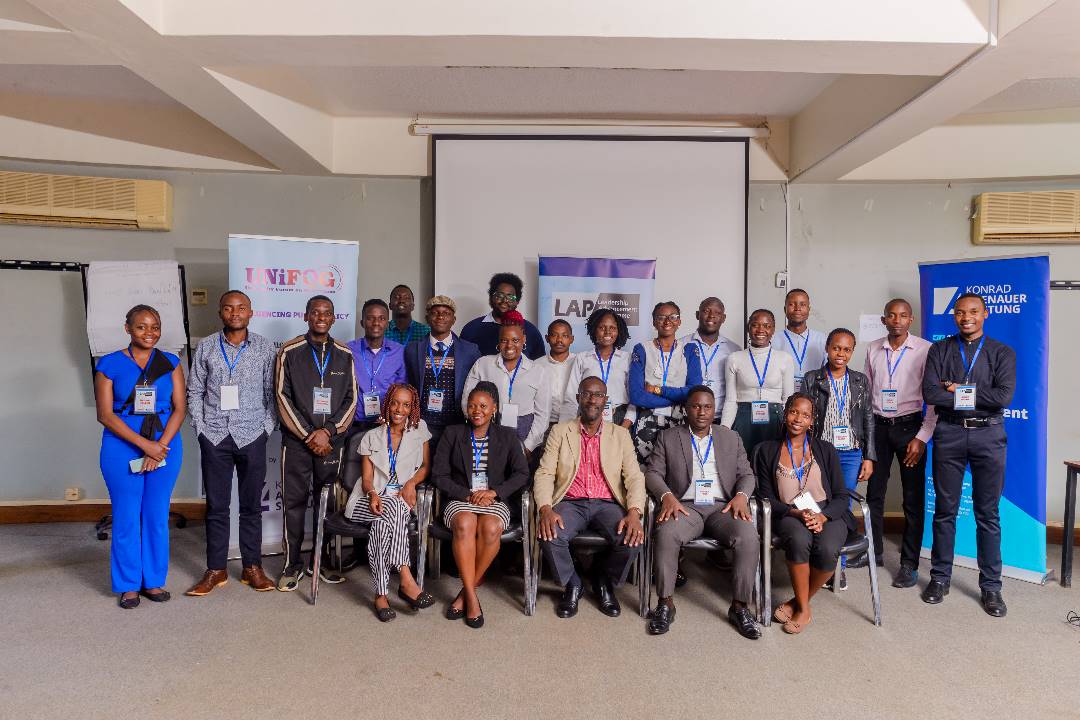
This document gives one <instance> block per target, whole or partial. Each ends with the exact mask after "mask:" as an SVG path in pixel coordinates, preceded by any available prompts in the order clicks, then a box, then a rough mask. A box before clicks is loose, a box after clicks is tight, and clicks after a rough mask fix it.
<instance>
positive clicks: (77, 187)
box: [0, 171, 172, 230]
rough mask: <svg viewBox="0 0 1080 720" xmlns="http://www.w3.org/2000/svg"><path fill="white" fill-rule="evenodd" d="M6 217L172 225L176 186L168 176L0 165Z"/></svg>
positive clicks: (1, 213)
mask: <svg viewBox="0 0 1080 720" xmlns="http://www.w3.org/2000/svg"><path fill="white" fill-rule="evenodd" d="M0 223H10V224H15V225H58V226H61V227H82V228H114V229H121V230H171V229H172V187H171V186H170V185H169V183H167V182H165V181H163V180H124V179H121V178H103V177H85V176H80V175H46V174H44V173H25V172H5V171H0Z"/></svg>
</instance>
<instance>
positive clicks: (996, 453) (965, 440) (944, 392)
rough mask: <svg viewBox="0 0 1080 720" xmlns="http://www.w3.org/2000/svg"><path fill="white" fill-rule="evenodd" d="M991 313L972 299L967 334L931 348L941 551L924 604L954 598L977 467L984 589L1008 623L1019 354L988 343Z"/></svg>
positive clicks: (960, 311) (986, 603) (961, 322)
mask: <svg viewBox="0 0 1080 720" xmlns="http://www.w3.org/2000/svg"><path fill="white" fill-rule="evenodd" d="M988 316H989V312H988V311H987V309H986V301H985V300H983V298H982V296H981V295H976V294H975V293H964V294H963V295H961V296H960V297H959V298H957V300H956V305H954V306H953V319H954V320H955V321H956V326H957V328H959V330H960V332H959V333H958V334H956V335H952V336H950V337H947V338H945V339H943V340H938V341H937V342H936V343H934V344H933V346H931V348H930V350H929V352H928V353H927V356H926V372H925V373H924V375H923V399H924V400H926V404H927V405H932V406H934V408H935V410H937V417H938V424H937V427H936V428H935V429H934V468H933V470H934V494H935V501H934V545H933V549H932V550H931V553H930V584H929V585H927V586H926V589H925V590H923V593H922V599H923V602H926V603H929V604H931V605H936V604H937V603H939V602H941V601H942V600H944V599H945V596H946V595H948V594H949V580H950V578H951V577H952V565H953V548H954V545H955V541H956V513H957V511H958V510H959V508H960V496H961V494H962V493H963V488H964V469H965V468H966V467H967V466H969V465H970V466H971V504H972V511H973V512H974V514H975V528H976V529H975V541H976V545H977V547H978V552H977V555H978V562H979V588H980V589H981V590H982V606H983V609H984V610H985V611H986V612H987V614H988V615H992V616H993V617H1004V616H1005V613H1006V607H1005V601H1004V600H1003V599H1002V597H1001V523H1000V521H999V519H998V504H999V503H1000V501H1001V491H1002V488H1003V487H1004V485H1005V445H1006V438H1005V425H1004V417H1003V411H1004V409H1005V408H1006V407H1008V405H1009V403H1010V402H1012V396H1013V390H1014V389H1015V388H1016V353H1015V352H1014V351H1013V349H1012V348H1011V347H1009V346H1008V345H1005V344H1003V343H1000V342H998V341H997V340H994V339H993V338H989V337H987V336H986V335H985V334H984V333H983V323H985V322H986V318H987V317H988Z"/></svg>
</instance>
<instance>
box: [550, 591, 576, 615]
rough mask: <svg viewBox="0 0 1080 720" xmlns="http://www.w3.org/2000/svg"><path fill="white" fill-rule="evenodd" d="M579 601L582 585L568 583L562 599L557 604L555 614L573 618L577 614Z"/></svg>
mask: <svg viewBox="0 0 1080 720" xmlns="http://www.w3.org/2000/svg"><path fill="white" fill-rule="evenodd" d="M579 602H581V586H580V585H567V586H566V589H565V590H563V594H562V600H560V601H559V604H558V605H556V606H555V614H556V615H558V616H559V617H561V618H572V617H574V616H575V615H577V609H578V603H579Z"/></svg>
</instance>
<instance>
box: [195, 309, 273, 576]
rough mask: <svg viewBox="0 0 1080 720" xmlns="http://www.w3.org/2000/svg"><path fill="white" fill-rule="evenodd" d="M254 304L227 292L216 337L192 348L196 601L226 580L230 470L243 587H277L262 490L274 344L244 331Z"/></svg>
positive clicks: (270, 429)
mask: <svg viewBox="0 0 1080 720" xmlns="http://www.w3.org/2000/svg"><path fill="white" fill-rule="evenodd" d="M251 316H252V311H251V300H250V298H248V296H247V295H245V294H244V293H242V292H240V291H239V290H229V291H228V292H226V293H225V294H224V295H222V296H221V299H219V300H218V317H220V318H221V325H222V328H221V331H220V332H218V333H216V334H214V335H211V336H209V337H205V338H203V339H202V341H200V342H199V345H198V347H196V348H195V357H194V359H193V360H192V363H191V377H190V378H188V388H187V390H188V411H189V413H190V414H191V426H192V427H193V428H195V434H196V435H197V436H198V438H199V449H200V451H201V455H202V476H203V484H204V486H205V488H206V572H205V573H204V574H203V576H202V580H200V581H199V582H197V583H195V585H194V586H193V587H192V588H191V589H190V590H188V591H187V593H186V594H187V595H191V596H195V597H201V596H203V595H208V594H210V592H211V591H212V590H213V589H214V588H216V587H220V586H221V585H224V584H225V583H227V582H228V581H229V573H228V571H227V561H228V551H229V502H230V500H231V496H232V478H233V470H235V471H236V480H237V488H236V490H237V492H236V494H237V497H238V498H239V500H240V527H239V530H240V558H241V561H242V563H243V568H244V569H243V572H242V573H241V575H240V582H242V583H244V584H245V585H248V586H250V587H252V588H254V589H255V590H258V591H260V592H262V591H266V590H273V589H274V583H273V582H272V581H271V580H270V578H268V577H266V573H264V572H263V569H262V490H263V483H264V482H265V480H266V440H267V437H268V436H269V435H270V433H272V432H273V431H274V426H275V425H276V424H277V420H276V417H275V414H274V356H275V352H274V344H273V343H271V342H270V341H269V340H267V339H266V338H264V337H263V336H262V335H258V334H256V333H253V332H249V331H248V323H249V322H250V321H251Z"/></svg>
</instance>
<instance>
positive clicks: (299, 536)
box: [281, 433, 345, 567]
mask: <svg viewBox="0 0 1080 720" xmlns="http://www.w3.org/2000/svg"><path fill="white" fill-rule="evenodd" d="M282 438H283V440H282V443H281V512H282V514H283V516H284V522H285V528H284V532H283V533H282V540H281V542H282V551H283V552H284V553H285V565H286V567H287V566H289V565H295V564H297V563H299V562H300V560H301V555H300V547H301V545H302V544H303V542H304V518H305V516H306V515H307V508H308V505H309V504H310V505H311V527H312V529H314V528H315V523H316V522H317V521H318V518H317V517H316V513H317V512H318V507H317V506H318V497H319V493H320V492H322V489H323V486H324V485H330V484H333V482H334V480H335V479H336V478H337V475H338V468H339V467H340V465H341V456H342V453H343V452H344V447H345V438H344V437H342V436H338V437H335V438H334V441H333V448H334V449H333V450H332V451H331V452H330V454H329V455H327V456H326V457H318V456H317V455H315V454H314V453H313V452H311V451H310V450H308V447H307V445H305V444H304V441H303V440H300V439H299V438H295V437H293V436H292V435H289V434H287V433H283V434H282Z"/></svg>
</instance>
